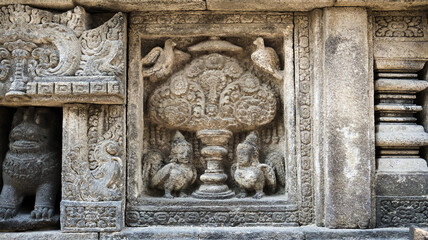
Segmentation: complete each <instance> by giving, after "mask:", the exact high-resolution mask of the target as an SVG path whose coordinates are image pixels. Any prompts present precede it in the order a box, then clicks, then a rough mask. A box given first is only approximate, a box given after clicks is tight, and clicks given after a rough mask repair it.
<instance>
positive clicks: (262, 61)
mask: <svg viewBox="0 0 428 240" xmlns="http://www.w3.org/2000/svg"><path fill="white" fill-rule="evenodd" d="M253 44H254V45H256V47H257V49H256V51H254V52H253V53H252V54H251V60H252V61H253V63H254V65H255V66H256V67H257V68H258V69H260V70H262V71H264V72H266V73H268V74H270V75H271V76H273V77H274V78H275V79H277V80H281V79H282V75H283V71H281V70H280V67H279V58H278V55H277V54H276V52H275V50H274V49H273V48H271V47H265V43H264V40H263V38H261V37H258V38H257V39H256V40H255V41H254V42H253Z"/></svg>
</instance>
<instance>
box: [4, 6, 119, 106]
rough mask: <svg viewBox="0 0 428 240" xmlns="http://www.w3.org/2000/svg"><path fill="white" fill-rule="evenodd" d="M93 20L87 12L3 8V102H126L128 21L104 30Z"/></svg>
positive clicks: (106, 25)
mask: <svg viewBox="0 0 428 240" xmlns="http://www.w3.org/2000/svg"><path fill="white" fill-rule="evenodd" d="M93 18H94V16H92V15H91V14H88V13H86V11H85V10H84V9H83V8H81V7H76V8H74V9H73V10H70V11H68V12H65V13H53V12H49V11H44V10H39V9H35V8H31V7H29V6H25V5H9V6H5V7H2V8H1V11H0V35H1V37H0V62H1V64H0V103H1V104H2V105H15V106H16V105H19V104H20V103H21V102H22V101H31V102H32V104H42V105H59V104H62V103H65V102H93V103H116V104H117V103H123V101H124V84H125V75H126V74H125V73H126V70H125V52H126V49H125V46H126V44H125V39H126V31H125V29H126V26H125V23H126V19H125V16H124V15H123V14H121V13H118V14H116V15H114V16H113V17H112V18H111V19H109V20H108V19H107V20H106V21H105V22H103V23H101V24H100V25H99V26H93V25H91V22H94V21H92V20H93ZM46 96H50V97H49V98H48V100H46Z"/></svg>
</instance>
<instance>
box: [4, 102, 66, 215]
mask: <svg viewBox="0 0 428 240" xmlns="http://www.w3.org/2000/svg"><path fill="white" fill-rule="evenodd" d="M55 116H56V115H55V112H54V111H53V110H51V109H49V108H35V107H28V108H20V109H18V110H17V112H16V113H15V115H14V119H13V123H12V130H11V132H10V135H9V142H10V143H9V151H8V152H7V154H6V157H5V160H4V162H3V171H2V176H3V189H2V192H1V194H0V219H7V218H11V217H14V216H15V215H16V214H17V213H18V210H19V208H20V205H21V203H22V201H23V198H24V197H25V196H30V195H35V196H36V200H35V205H34V210H33V211H32V212H31V217H32V218H34V219H42V218H43V219H48V218H51V217H52V216H53V214H54V206H55V200H56V195H57V192H58V189H59V186H60V175H61V156H60V150H61V148H60V143H61V141H58V139H57V136H58V135H57V132H58V131H57V130H59V129H58V121H57V120H58V119H57V118H56V117H55Z"/></svg>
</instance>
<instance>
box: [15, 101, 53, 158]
mask: <svg viewBox="0 0 428 240" xmlns="http://www.w3.org/2000/svg"><path fill="white" fill-rule="evenodd" d="M58 121H60V120H59V119H58V118H57V114H56V112H55V111H54V110H53V109H50V108H41V107H39V108H36V107H28V108H19V109H18V110H17V111H16V113H15V115H14V117H13V122H12V131H11V132H10V135H9V141H10V149H11V150H12V151H15V152H34V151H42V150H45V149H55V148H57V147H58V134H57V133H58V125H59V122H58ZM59 143H61V142H60V141H59Z"/></svg>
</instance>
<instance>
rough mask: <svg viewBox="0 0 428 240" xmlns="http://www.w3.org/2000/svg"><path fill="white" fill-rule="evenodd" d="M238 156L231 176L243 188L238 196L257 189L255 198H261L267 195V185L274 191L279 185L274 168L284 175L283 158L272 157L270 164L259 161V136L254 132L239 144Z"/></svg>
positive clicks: (240, 196) (269, 189) (244, 195)
mask: <svg viewBox="0 0 428 240" xmlns="http://www.w3.org/2000/svg"><path fill="white" fill-rule="evenodd" d="M236 158H237V161H236V163H235V164H234V165H232V171H231V173H232V174H231V176H232V177H233V178H234V179H235V181H236V182H237V183H238V185H239V187H240V188H241V192H240V193H239V194H238V195H237V197H238V198H243V197H246V196H247V192H250V191H255V194H254V196H253V198H256V199H258V198H261V197H263V196H264V195H265V193H264V191H263V190H264V188H265V187H266V188H267V189H268V191H270V192H274V191H275V190H276V185H277V176H276V175H275V170H274V169H277V171H276V172H277V173H278V172H279V173H280V174H281V173H282V174H283V175H281V176H284V173H285V169H284V163H283V161H284V160H283V158H279V159H275V158H273V157H271V158H269V159H270V161H269V162H267V163H268V164H261V163H260V162H259V146H258V137H257V135H256V134H255V133H254V132H252V133H250V134H249V135H248V136H247V138H246V139H245V141H244V142H243V143H240V144H238V147H237V149H236ZM281 176H279V177H280V178H281Z"/></svg>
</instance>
